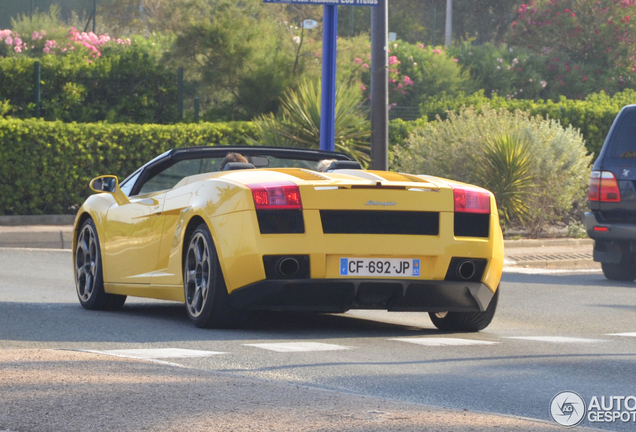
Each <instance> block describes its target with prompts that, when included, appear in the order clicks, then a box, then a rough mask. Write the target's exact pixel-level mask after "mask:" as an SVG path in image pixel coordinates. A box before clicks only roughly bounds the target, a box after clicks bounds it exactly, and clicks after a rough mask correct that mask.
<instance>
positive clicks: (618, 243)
mask: <svg viewBox="0 0 636 432" xmlns="http://www.w3.org/2000/svg"><path fill="white" fill-rule="evenodd" d="M584 222H585V230H586V231H587V235H588V236H590V238H592V239H594V261H597V262H603V263H612V264H618V263H620V262H621V261H622V259H623V254H624V253H625V252H626V251H627V252H634V250H635V249H636V225H633V224H620V223H608V222H603V221H600V220H599V218H598V217H597V215H596V214H595V213H594V212H587V213H585V217H584ZM599 226H600V227H605V228H607V231H594V227H599Z"/></svg>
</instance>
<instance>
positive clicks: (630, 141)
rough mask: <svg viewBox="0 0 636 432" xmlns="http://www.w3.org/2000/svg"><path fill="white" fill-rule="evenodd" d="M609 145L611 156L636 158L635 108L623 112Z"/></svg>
mask: <svg viewBox="0 0 636 432" xmlns="http://www.w3.org/2000/svg"><path fill="white" fill-rule="evenodd" d="M610 145H611V149H610V150H611V151H610V155H611V156H612V157H613V158H622V159H636V110H630V111H626V112H624V113H623V115H622V116H621V118H620V120H619V123H618V124H617V125H616V129H615V131H614V134H613V136H612V142H611V143H610Z"/></svg>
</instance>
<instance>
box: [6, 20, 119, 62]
mask: <svg viewBox="0 0 636 432" xmlns="http://www.w3.org/2000/svg"><path fill="white" fill-rule="evenodd" d="M57 33H59V31H58V32H57ZM64 33H65V36H64V37H63V38H62V39H54V38H51V39H49V38H47V33H46V31H44V30H41V31H34V32H33V33H32V34H31V35H30V36H27V37H22V36H21V35H19V34H18V33H15V32H13V31H11V30H0V57H6V56H9V55H17V54H23V55H29V56H31V57H40V56H42V55H45V54H56V55H68V54H71V53H73V54H76V55H80V56H83V57H87V58H97V57H100V56H101V55H102V50H103V49H104V48H107V47H109V46H112V45H130V44H131V41H130V39H113V38H111V37H110V36H109V35H107V34H102V35H96V34H95V33H93V32H88V33H86V32H80V31H79V30H77V29H76V28H75V27H71V29H70V30H68V32H64Z"/></svg>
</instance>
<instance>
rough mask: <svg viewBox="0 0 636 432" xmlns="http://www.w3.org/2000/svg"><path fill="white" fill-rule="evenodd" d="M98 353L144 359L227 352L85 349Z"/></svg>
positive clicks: (169, 349)
mask: <svg viewBox="0 0 636 432" xmlns="http://www.w3.org/2000/svg"><path fill="white" fill-rule="evenodd" d="M83 351H85V352H92V353H96V354H106V355H112V356H117V357H128V358H135V359H142V360H151V359H160V358H189V357H208V356H213V355H219V354H227V353H224V352H217V351H200V350H191V349H181V348H152V349H121V350H103V351H96V350H83Z"/></svg>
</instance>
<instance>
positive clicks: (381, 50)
mask: <svg viewBox="0 0 636 432" xmlns="http://www.w3.org/2000/svg"><path fill="white" fill-rule="evenodd" d="M388 37H389V14H388V0H380V1H379V4H378V6H377V7H374V8H373V10H372V11H371V169H374V170H383V171H386V170H387V169H388V167H389V149H388V147H389V144H388V143H389V52H388V44H389V40H388Z"/></svg>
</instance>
